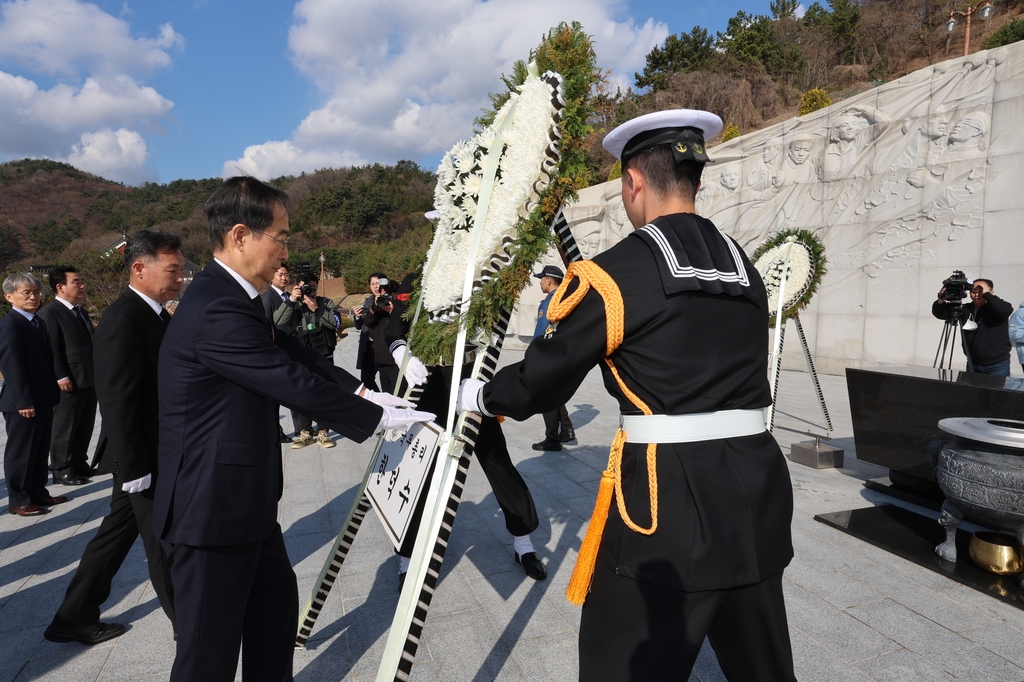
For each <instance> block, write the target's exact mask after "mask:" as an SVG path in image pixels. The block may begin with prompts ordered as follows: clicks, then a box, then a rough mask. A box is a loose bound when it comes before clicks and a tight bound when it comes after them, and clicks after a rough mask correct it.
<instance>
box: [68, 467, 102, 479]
mask: <svg viewBox="0 0 1024 682" xmlns="http://www.w3.org/2000/svg"><path fill="white" fill-rule="evenodd" d="M74 472H75V476H81V477H82V478H92V477H93V476H100V475H101V474H100V472H98V471H96V470H95V469H93V468H92V467H90V466H84V467H76V468H75V469H74Z"/></svg>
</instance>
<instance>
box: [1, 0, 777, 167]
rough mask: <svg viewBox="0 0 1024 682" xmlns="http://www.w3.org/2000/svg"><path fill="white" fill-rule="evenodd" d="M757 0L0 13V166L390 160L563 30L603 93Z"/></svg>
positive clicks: (231, 5) (82, 5) (275, 0)
mask: <svg viewBox="0 0 1024 682" xmlns="http://www.w3.org/2000/svg"><path fill="white" fill-rule="evenodd" d="M768 5H769V0H705V2H702V3H682V2H678V1H676V2H668V1H662V0H658V1H655V2H638V1H633V2H623V1H622V0H557V1H556V2H551V1H550V0H489V1H488V2H482V1H481V0H436V1H435V2H433V3H423V2H421V1H419V0H378V1H377V2H374V3H362V2H355V1H354V0H298V1H297V2H296V1H292V2H285V1H283V0H247V1H246V2H241V1H239V0H230V1H229V0H145V1H144V2H143V1H139V0H136V1H135V2H115V1H113V0H94V2H82V1H80V0H0V161H6V160H10V159H16V158H23V157H26V156H30V157H37V158H43V157H45V158H52V159H58V160H63V161H68V162H69V163H72V164H74V165H76V166H78V167H80V168H82V169H83V170H88V171H90V172H94V173H97V174H100V175H103V176H105V177H109V178H112V179H116V180H120V181H123V182H126V183H129V184H136V183H139V182H144V181H159V182H169V181H171V180H174V179H178V178H198V177H212V176H221V175H232V174H235V173H237V172H238V171H239V170H241V171H244V172H247V173H250V174H253V175H256V176H258V177H263V178H268V177H274V176H277V175H282V174H296V173H299V172H301V171H303V170H305V171H312V170H315V169H317V168H321V167H325V166H342V165H351V164H359V163H367V162H373V161H380V162H384V163H391V162H394V161H396V160H398V159H400V158H407V159H412V160H414V161H417V162H418V163H420V164H422V165H424V166H427V167H430V166H433V165H435V164H436V163H437V161H438V159H439V158H440V156H441V154H443V153H444V152H445V151H446V150H447V149H448V148H449V147H450V146H451V145H452V144H453V143H454V142H455V141H456V140H458V139H460V138H463V137H467V136H468V135H469V134H470V128H471V125H472V119H473V117H474V116H476V115H477V113H478V112H479V109H480V107H482V106H484V105H485V104H486V103H487V100H486V95H487V93H488V92H489V91H493V90H497V89H498V88H499V86H500V83H499V80H498V76H499V75H500V74H501V73H502V72H503V71H507V70H508V67H509V65H510V64H511V63H512V61H514V60H515V59H519V58H523V57H525V56H526V54H527V52H528V50H529V49H530V47H532V46H534V45H536V43H537V42H538V41H539V38H540V36H541V34H542V33H543V32H544V31H545V30H546V29H547V28H548V27H550V26H553V25H555V24H557V23H558V22H559V21H563V20H564V21H572V20H577V21H580V22H581V23H582V24H583V26H584V28H585V29H586V30H587V32H588V33H590V34H591V35H593V36H594V40H595V43H596V49H597V54H598V59H599V62H600V64H601V65H602V66H603V67H604V68H610V69H612V73H613V75H612V77H613V80H614V81H615V82H616V83H617V84H620V85H627V84H630V83H631V82H632V75H633V72H635V71H637V70H641V69H642V68H643V64H644V55H646V54H647V52H649V51H650V49H651V47H653V46H654V45H657V44H659V43H661V42H663V41H664V38H665V36H666V35H668V34H669V33H679V32H688V31H689V30H690V29H691V28H692V27H693V26H694V25H701V26H704V27H705V28H707V29H709V31H711V32H712V34H713V33H714V32H715V31H721V30H724V28H725V25H726V22H727V21H728V19H729V18H730V17H731V16H733V15H735V13H736V12H737V10H741V9H742V10H745V11H747V12H752V13H761V14H767V13H768V11H769V10H768Z"/></svg>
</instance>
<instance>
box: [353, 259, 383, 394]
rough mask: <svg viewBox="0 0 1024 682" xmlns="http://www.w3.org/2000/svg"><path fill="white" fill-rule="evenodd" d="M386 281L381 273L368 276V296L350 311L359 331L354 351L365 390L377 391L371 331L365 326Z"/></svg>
mask: <svg viewBox="0 0 1024 682" xmlns="http://www.w3.org/2000/svg"><path fill="white" fill-rule="evenodd" d="M382 279H383V280H385V281H386V280H387V275H385V274H384V273H383V272H375V273H373V274H372V275H370V279H369V280H367V285H368V286H369V287H370V295H369V296H367V297H366V300H365V301H363V305H362V306H360V307H358V308H353V309H352V316H353V317H354V318H355V328H356V329H358V330H359V347H358V348H357V349H356V369H358V370H359V379H360V380H361V381H362V382H363V385H364V386H366V387H367V388H372V389H373V390H375V391H376V390H377V360H376V358H375V357H374V353H373V334H372V331H373V330H372V329H371V328H370V327H369V326H367V325H366V322H367V320H369V319H370V311H371V309H372V308H373V302H374V301H376V300H377V297H378V296H379V295H380V281H381V280H382Z"/></svg>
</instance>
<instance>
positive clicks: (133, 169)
mask: <svg viewBox="0 0 1024 682" xmlns="http://www.w3.org/2000/svg"><path fill="white" fill-rule="evenodd" d="M148 160H149V150H148V149H147V148H146V141H145V140H144V139H142V135H139V134H138V133H137V132H135V131H134V130H127V129H125V128H120V129H118V130H100V131H99V132H95V133H83V134H82V137H81V141H80V142H79V143H78V144H76V145H74V146H73V147H72V148H71V154H69V155H68V158H67V161H68V163H70V164H71V165H72V166H75V167H76V168H79V169H81V170H84V171H87V172H89V173H95V174H96V175H100V176H103V177H105V178H116V179H118V180H120V181H122V182H127V183H128V184H132V185H137V184H140V183H142V182H146V181H155V180H156V178H157V175H156V171H155V170H154V169H153V168H152V167H150V166H148V165H147V163H146V162H147V161H148Z"/></svg>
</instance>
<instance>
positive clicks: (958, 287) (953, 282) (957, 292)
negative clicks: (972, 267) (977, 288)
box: [939, 270, 974, 305]
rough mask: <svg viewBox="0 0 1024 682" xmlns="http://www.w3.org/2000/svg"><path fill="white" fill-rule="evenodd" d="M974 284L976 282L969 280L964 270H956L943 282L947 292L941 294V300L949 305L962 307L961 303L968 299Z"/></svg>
mask: <svg viewBox="0 0 1024 682" xmlns="http://www.w3.org/2000/svg"><path fill="white" fill-rule="evenodd" d="M973 284H974V282H972V281H971V280H969V279H967V276H966V275H964V273H963V271H962V270H954V271H953V274H952V275H950V276H949V278H948V279H944V280H942V286H943V287H944V288H945V291H943V292H942V293H941V294H939V298H941V299H942V300H944V301H945V302H946V303H947V304H948V305H960V302H961V301H963V300H964V299H965V298H967V292H969V291H970V290H971V286H972V285H973Z"/></svg>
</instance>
